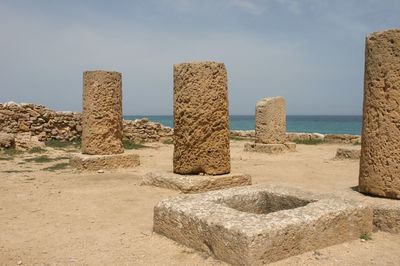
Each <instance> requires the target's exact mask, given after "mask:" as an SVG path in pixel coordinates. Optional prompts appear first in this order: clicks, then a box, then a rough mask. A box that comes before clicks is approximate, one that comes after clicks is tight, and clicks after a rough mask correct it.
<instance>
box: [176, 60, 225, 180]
mask: <svg viewBox="0 0 400 266" xmlns="http://www.w3.org/2000/svg"><path fill="white" fill-rule="evenodd" d="M173 168H174V170H173V171H174V173H177V174H200V173H205V174H208V175H218V174H227V173H229V172H230V152H229V113H228V87H227V74H226V70H225V65H224V64H223V63H216V62H199V63H183V64H177V65H174V157H173Z"/></svg>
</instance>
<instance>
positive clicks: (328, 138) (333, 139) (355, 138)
mask: <svg viewBox="0 0 400 266" xmlns="http://www.w3.org/2000/svg"><path fill="white" fill-rule="evenodd" d="M324 141H325V142H329V143H352V144H360V143H361V136H359V135H350V134H326V135H325V137H324Z"/></svg>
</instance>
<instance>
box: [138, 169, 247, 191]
mask: <svg viewBox="0 0 400 266" xmlns="http://www.w3.org/2000/svg"><path fill="white" fill-rule="evenodd" d="M141 184H142V185H149V186H156V187H163V188H169V189H173V190H179V191H181V192H183V193H199V192H205V191H210V190H218V189H225V188H231V187H239V186H247V185H251V177H250V176H249V175H244V174H226V175H211V176H210V175H179V174H174V173H148V174H146V175H145V176H144V177H143V180H142V183H141Z"/></svg>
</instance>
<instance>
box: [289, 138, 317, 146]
mask: <svg viewBox="0 0 400 266" xmlns="http://www.w3.org/2000/svg"><path fill="white" fill-rule="evenodd" d="M293 142H295V143H296V144H305V145H317V144H322V143H324V141H323V140H322V139H295V140H294V141H293Z"/></svg>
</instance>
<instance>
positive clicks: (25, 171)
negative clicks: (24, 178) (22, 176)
mask: <svg viewBox="0 0 400 266" xmlns="http://www.w3.org/2000/svg"><path fill="white" fill-rule="evenodd" d="M2 172H3V173H28V172H33V171H32V170H6V171H2Z"/></svg>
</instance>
